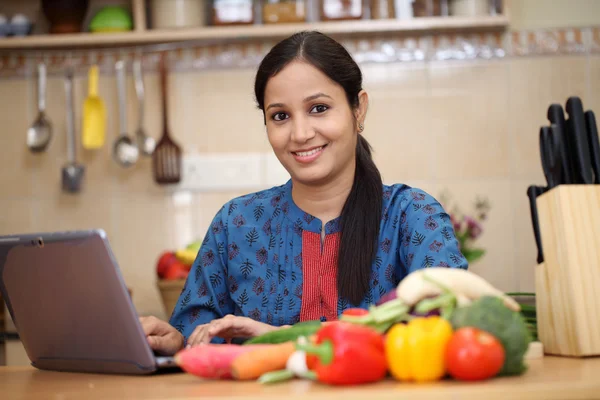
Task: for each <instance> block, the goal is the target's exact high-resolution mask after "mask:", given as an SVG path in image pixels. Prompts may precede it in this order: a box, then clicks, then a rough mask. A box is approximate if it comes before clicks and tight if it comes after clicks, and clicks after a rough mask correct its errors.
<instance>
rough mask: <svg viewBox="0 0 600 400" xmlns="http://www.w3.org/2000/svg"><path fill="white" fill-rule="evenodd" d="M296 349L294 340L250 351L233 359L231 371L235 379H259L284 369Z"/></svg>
mask: <svg viewBox="0 0 600 400" xmlns="http://www.w3.org/2000/svg"><path fill="white" fill-rule="evenodd" d="M294 351H296V344H295V343H294V342H284V343H279V344H273V345H270V346H269V347H265V348H262V349H256V350H253V351H249V352H247V353H244V354H241V355H240V356H239V357H237V358H236V359H235V360H233V363H232V364H231V373H232V375H233V377H234V378H235V379H240V380H246V379H258V378H259V377H260V376H261V375H262V374H264V373H267V372H271V371H277V370H280V369H284V368H285V366H286V363H287V360H288V358H290V356H291V355H292V354H293V353H294Z"/></svg>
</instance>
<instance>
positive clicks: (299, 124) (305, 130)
mask: <svg viewBox="0 0 600 400" xmlns="http://www.w3.org/2000/svg"><path fill="white" fill-rule="evenodd" d="M313 137H315V130H314V128H313V127H312V126H311V125H310V124H309V123H308V121H306V119H304V118H297V119H296V120H295V121H294V124H293V127H292V140H293V141H294V142H297V143H306V142H307V141H309V140H310V139H312V138H313Z"/></svg>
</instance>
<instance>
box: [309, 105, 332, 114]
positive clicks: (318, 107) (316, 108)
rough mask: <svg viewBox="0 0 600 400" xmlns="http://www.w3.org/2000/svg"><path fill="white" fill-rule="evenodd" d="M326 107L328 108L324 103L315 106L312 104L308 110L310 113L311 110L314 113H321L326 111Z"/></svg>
mask: <svg viewBox="0 0 600 400" xmlns="http://www.w3.org/2000/svg"><path fill="white" fill-rule="evenodd" d="M328 109H329V107H327V106H326V105H324V104H317V105H316V106H314V107H313V108H312V109H311V110H310V112H311V113H312V112H314V113H317V114H320V113H322V112H325V111H327V110H328Z"/></svg>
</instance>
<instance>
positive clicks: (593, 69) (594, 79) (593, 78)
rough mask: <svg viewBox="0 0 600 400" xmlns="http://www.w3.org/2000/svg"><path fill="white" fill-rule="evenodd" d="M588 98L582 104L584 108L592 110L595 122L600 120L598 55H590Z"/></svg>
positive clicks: (599, 62) (599, 59) (599, 63)
mask: <svg viewBox="0 0 600 400" xmlns="http://www.w3.org/2000/svg"><path fill="white" fill-rule="evenodd" d="M588 77H589V84H588V100H587V103H586V104H584V105H583V106H584V107H585V110H586V111H587V110H589V109H591V110H593V111H594V114H595V115H596V120H597V121H596V124H598V120H600V55H597V54H596V55H593V56H590V59H589V70H588Z"/></svg>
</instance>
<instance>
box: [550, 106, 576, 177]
mask: <svg viewBox="0 0 600 400" xmlns="http://www.w3.org/2000/svg"><path fill="white" fill-rule="evenodd" d="M548 121H550V122H551V123H552V124H554V125H556V127H557V128H558V131H559V132H560V136H561V137H560V139H561V143H562V146H560V163H561V165H562V172H561V177H560V182H559V183H564V184H567V185H568V184H570V183H572V182H573V165H572V161H573V160H572V157H569V154H571V152H570V150H569V137H568V133H567V124H566V122H565V113H564V111H563V108H562V106H561V105H560V104H551V105H550V107H548Z"/></svg>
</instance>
